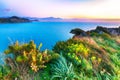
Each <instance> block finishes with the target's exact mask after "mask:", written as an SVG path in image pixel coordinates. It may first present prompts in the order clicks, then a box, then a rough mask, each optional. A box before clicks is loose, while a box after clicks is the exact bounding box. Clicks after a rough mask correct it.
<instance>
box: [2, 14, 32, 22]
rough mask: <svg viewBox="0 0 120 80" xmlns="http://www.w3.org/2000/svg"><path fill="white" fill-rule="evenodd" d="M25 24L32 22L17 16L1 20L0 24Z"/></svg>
mask: <svg viewBox="0 0 120 80" xmlns="http://www.w3.org/2000/svg"><path fill="white" fill-rule="evenodd" d="M23 22H30V20H29V19H26V18H20V17H17V16H12V17H9V18H0V23H23Z"/></svg>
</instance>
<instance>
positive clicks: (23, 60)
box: [5, 41, 59, 80]
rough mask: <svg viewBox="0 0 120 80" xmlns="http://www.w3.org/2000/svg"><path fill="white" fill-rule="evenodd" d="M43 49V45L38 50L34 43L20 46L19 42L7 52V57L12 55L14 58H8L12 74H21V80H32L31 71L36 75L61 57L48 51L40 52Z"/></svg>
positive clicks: (7, 61)
mask: <svg viewBox="0 0 120 80" xmlns="http://www.w3.org/2000/svg"><path fill="white" fill-rule="evenodd" d="M41 47H42V44H40V45H39V47H38V48H37V47H36V44H35V43H34V42H33V41H30V42H29V43H25V44H19V43H18V41H17V42H16V43H15V44H13V45H10V46H9V47H8V49H7V50H5V54H6V55H7V54H12V57H8V58H6V63H7V64H8V65H9V66H10V67H11V70H12V72H17V73H18V74H19V76H18V77H19V78H20V79H22V80H30V79H32V76H31V75H30V74H29V70H33V71H34V72H35V73H36V72H38V71H39V70H41V69H43V68H46V67H47V66H46V63H48V62H49V61H51V60H52V59H54V58H58V57H59V55H58V54H57V53H53V52H50V51H48V50H45V51H40V48H41ZM52 53H53V54H52Z"/></svg>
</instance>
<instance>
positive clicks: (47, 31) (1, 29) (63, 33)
mask: <svg viewBox="0 0 120 80" xmlns="http://www.w3.org/2000/svg"><path fill="white" fill-rule="evenodd" d="M96 26H104V27H118V26H120V24H119V23H105V22H104V23H99V22H97V23H96V22H30V23H5V24H0V53H4V50H5V49H7V48H8V46H9V45H11V44H14V43H15V42H16V41H17V40H18V41H19V42H20V43H21V44H22V43H27V42H29V41H31V40H34V42H35V43H36V44H37V46H38V45H39V44H40V43H42V44H43V46H42V48H41V50H45V49H50V50H51V49H52V48H53V47H54V45H55V44H56V42H58V41H66V40H67V39H70V38H72V36H73V34H71V33H70V31H71V30H72V29H74V28H80V29H83V30H85V31H87V30H91V29H95V28H96Z"/></svg>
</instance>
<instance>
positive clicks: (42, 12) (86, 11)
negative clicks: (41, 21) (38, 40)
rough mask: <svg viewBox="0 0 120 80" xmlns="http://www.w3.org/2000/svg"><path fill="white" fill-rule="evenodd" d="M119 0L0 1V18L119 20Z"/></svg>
mask: <svg viewBox="0 0 120 80" xmlns="http://www.w3.org/2000/svg"><path fill="white" fill-rule="evenodd" d="M119 3H120V0H1V1H0V5H1V8H0V10H1V11H0V12H1V13H0V16H11V15H18V16H30V17H50V16H52V17H60V18H90V19H120V5H119Z"/></svg>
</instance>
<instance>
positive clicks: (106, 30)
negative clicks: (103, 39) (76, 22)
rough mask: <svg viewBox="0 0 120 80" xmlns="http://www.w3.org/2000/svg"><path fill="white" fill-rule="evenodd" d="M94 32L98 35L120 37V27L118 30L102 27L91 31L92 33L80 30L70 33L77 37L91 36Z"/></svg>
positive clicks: (76, 29) (73, 30)
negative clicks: (105, 34)
mask: <svg viewBox="0 0 120 80" xmlns="http://www.w3.org/2000/svg"><path fill="white" fill-rule="evenodd" d="M92 32H95V33H98V34H103V33H107V34H109V35H111V36H119V35H120V27H118V28H107V27H102V26H97V27H96V29H94V30H90V31H84V30H82V29H79V28H75V29H72V30H71V31H70V33H72V34H74V37H75V36H77V37H78V36H89V35H90V34H91V33H92Z"/></svg>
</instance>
